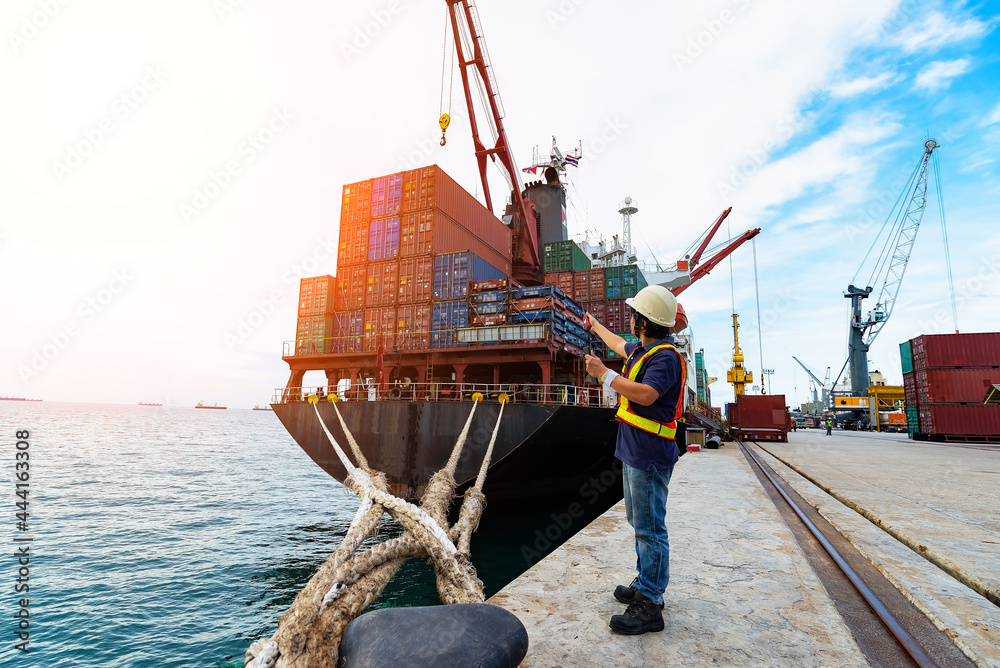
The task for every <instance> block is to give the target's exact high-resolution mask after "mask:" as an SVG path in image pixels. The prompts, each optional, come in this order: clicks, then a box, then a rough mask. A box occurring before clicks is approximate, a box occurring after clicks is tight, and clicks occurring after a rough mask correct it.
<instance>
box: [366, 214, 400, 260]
mask: <svg viewBox="0 0 1000 668" xmlns="http://www.w3.org/2000/svg"><path fill="white" fill-rule="evenodd" d="M398 256H399V218H398V217H397V218H380V219H378V220H373V221H372V222H371V227H370V228H369V232H368V259H369V260H394V259H396V258H397V257H398Z"/></svg>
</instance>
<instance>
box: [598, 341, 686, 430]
mask: <svg viewBox="0 0 1000 668" xmlns="http://www.w3.org/2000/svg"><path fill="white" fill-rule="evenodd" d="M667 348H668V349H670V350H673V351H674V352H677V348H675V347H674V346H673V345H671V344H669V343H661V344H660V345H658V346H653V347H652V348H650V349H649V350H648V351H646V354H645V355H643V356H642V357H640V358H639V360H638V361H637V362H636V363H635V365H633V366H632V368H630V369H629V370H628V375H627V376H626V378H628V379H629V380H631V381H632V382H637V381H636V378H638V377H639V368H640V367H642V364H643V362H645V361H646V360H648V359H649V358H650V357H652V356H653V355H655V354H656V353H658V352H659V351H661V350H664V349H667ZM638 349H639V348H638V347H636V348H635V349H633V350H632V352H633V353H634V352H635V351H636V350H638ZM677 357H679V358H680V360H681V391H680V393H679V394H678V395H677V410H676V411H675V413H674V419H673V420H671V421H670V422H660V421H659V420H654V419H652V418H648V417H643V416H641V415H637V414H636V413H635V411H633V410H632V407H631V405H630V404H629V400H628V399H626V398H625V397H624V395H622V394H621V393H620V392H619V393H618V412H617V413H615V419H616V420H618V421H619V422H624V423H625V424H627V425H631V426H633V427H635V428H636V429H642V430H643V431H648V432H649V433H651V434H655V435H657V436H659V437H661V438H671V439H672V438H676V436H677V418H679V417H680V416H681V415H683V414H684V386H685V384H686V382H687V365H686V364H685V363H684V356H683V355H681V354H680V353H677ZM630 359H632V353H629V355H628V357H626V358H625V366H628V363H629V360H630Z"/></svg>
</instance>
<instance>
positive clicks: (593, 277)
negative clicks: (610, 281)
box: [583, 269, 604, 300]
mask: <svg viewBox="0 0 1000 668" xmlns="http://www.w3.org/2000/svg"><path fill="white" fill-rule="evenodd" d="M583 273H584V274H586V275H588V276H589V277H590V278H589V281H590V298H591V299H594V300H596V299H604V269H588V270H587V271H585V272H583Z"/></svg>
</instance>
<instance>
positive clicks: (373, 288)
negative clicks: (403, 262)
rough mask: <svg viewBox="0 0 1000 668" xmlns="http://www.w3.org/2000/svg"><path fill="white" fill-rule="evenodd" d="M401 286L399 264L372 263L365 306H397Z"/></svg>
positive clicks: (390, 262) (369, 270) (393, 261)
mask: <svg viewBox="0 0 1000 668" xmlns="http://www.w3.org/2000/svg"><path fill="white" fill-rule="evenodd" d="M398 286H399V262H397V261H395V260H390V261H389V262H372V263H371V264H369V265H368V272H367V278H366V287H365V306H395V305H396V299H397V297H396V295H397V293H398Z"/></svg>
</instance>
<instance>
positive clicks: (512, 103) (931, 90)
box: [0, 0, 1000, 408]
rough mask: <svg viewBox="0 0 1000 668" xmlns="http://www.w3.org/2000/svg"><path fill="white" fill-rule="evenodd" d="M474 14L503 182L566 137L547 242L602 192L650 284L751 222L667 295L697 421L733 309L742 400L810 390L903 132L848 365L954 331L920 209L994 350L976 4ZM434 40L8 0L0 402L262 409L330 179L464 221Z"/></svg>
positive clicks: (168, 6) (994, 141)
mask: <svg viewBox="0 0 1000 668" xmlns="http://www.w3.org/2000/svg"><path fill="white" fill-rule="evenodd" d="M477 7H478V12H479V16H480V19H481V25H482V27H483V32H484V34H485V36H486V43H487V46H488V51H489V55H490V59H491V62H492V69H493V74H494V77H495V80H496V82H497V85H498V88H499V91H500V96H501V98H502V100H503V106H504V111H505V118H504V124H505V127H506V131H507V134H508V138H509V140H510V142H511V147H512V152H513V155H514V157H515V159H516V161H517V163H518V165H519V166H521V167H524V166H528V165H529V164H530V162H531V158H532V151H533V149H534V148H535V147H538V148H539V150H540V151H541V152H543V153H547V152H548V147H549V146H550V144H551V141H552V137H553V136H555V137H556V139H557V141H558V143H559V145H560V147H561V148H562V149H563V150H569V149H571V148H573V147H575V146H576V145H577V144H578V143H579V144H580V145H581V146H582V149H583V157H582V159H581V161H580V166H579V169H575V170H574V169H573V168H572V167H570V168H568V169H569V170H570V174H569V180H570V183H569V196H570V206H569V212H568V215H569V223H568V224H569V231H570V233H571V234H573V235H576V237H577V238H579V237H580V236H583V235H585V234H589V235H591V236H594V235H603V236H604V237H606V238H610V237H611V236H612V235H613V234H616V233H618V232H619V230H620V226H621V220H620V217H619V216H618V214H617V213H616V212H617V210H618V208H620V203H621V202H622V201H623V200H624V198H625V197H626V196H630V197H632V198H633V200H634V201H635V203H636V205H637V206H638V208H639V212H638V213H637V214H636V215H635V216H634V217H633V220H632V236H633V242H634V245H635V246H636V250H637V251H638V255H639V257H640V259H644V260H647V261H653V260H654V259H655V260H656V261H659V262H660V263H662V264H667V263H670V262H673V261H674V260H676V259H677V258H679V257H680V256H681V255H682V253H683V252H684V250H685V249H686V248H687V247H688V246H689V245H690V244H691V243H692V242H693V241H694V240H695V239H696V238H697V237H698V236H699V235H700V234H701V233H702V232H703V231H704V230H705V229H706V228H707V227H708V226H709V224H710V223H711V222H712V221H713V220H714V219H715V218H716V217H717V216H718V215H719V213H721V211H722V210H723V209H725V208H727V207H729V206H732V207H733V212H732V214H731V215H730V217H729V220H728V226H724V227H723V230H722V231H721V232H720V234H719V236H720V237H723V236H726V235H728V234H729V233H732V234H733V235H736V234H739V233H741V232H742V231H744V230H746V229H750V228H754V227H760V228H761V229H762V232H761V234H760V235H759V236H758V237H757V239H756V240H755V243H754V244H746V245H744V247H743V248H741V249H740V250H739V251H737V252H736V253H735V254H734V255H733V256H732V263H731V267H730V263H729V262H728V261H727V262H725V263H723V264H722V265H720V266H719V267H717V268H716V269H715V270H714V271H713V272H712V273H711V275H709V276H708V277H706V278H704V279H703V280H702V281H700V282H698V283H697V284H695V285H694V286H692V287H691V288H689V289H688V290H687V291H686V292H685V293H684V294H683V295H682V298H681V302H682V303H683V305H684V307H685V309H686V311H687V313H688V317H689V319H690V322H691V330H692V333H693V336H694V340H695V348H696V349H704V351H705V355H706V359H707V364H708V371H709V374H710V375H712V376H717V377H719V378H720V379H721V380H719V381H718V382H717V383H715V384H714V385H713V386H712V391H713V399H714V401H713V403H714V404H715V405H719V404H721V403H722V402H724V401H726V400H727V398H728V397H731V396H732V389H731V386H728V385H726V383H725V381H724V379H725V371H726V369H727V368H728V367H729V365H730V363H731V356H732V346H733V339H732V313H733V312H734V311H733V309H734V307H735V310H736V312H737V313H739V315H740V325H741V327H740V342H741V345H742V347H743V348H744V352H745V354H746V358H747V362H746V363H747V366H748V367H749V368H750V369H751V370H752V371H754V373H755V375H756V376H757V378H758V379H759V378H760V374H759V371H760V370H761V369H762V368H765V369H773V370H774V373H773V374H772V375H771V376H770V377H769V388H768V389H769V392H770V393H773V394H778V393H784V394H785V395H786V396H787V397H788V403H789V404H792V405H794V404H796V403H799V402H803V401H806V400H807V399H808V396H807V388H808V379H807V377H806V374H805V372H804V371H803V370H802V369H801V368H799V367H798V366H797V365H796V364H795V362H794V360H793V359H792V355H795V356H797V357H799V359H802V360H803V361H805V362H806V363H807V364H809V365H811V366H812V367H813V368H814V369H815V370H816V371H817V373H819V374H820V375H821V376H822V375H824V373H825V369H826V367H831V368H832V373H833V375H834V376H836V374H837V372H838V370H839V369H840V367H841V366H842V365H843V363H844V361H845V359H846V347H847V318H848V305H849V301H848V300H847V299H844V297H843V296H842V295H843V291H844V290H845V289H846V288H847V286H848V284H849V283H850V282H851V281H852V280H854V277H855V274H856V273H858V272H859V268H861V266H862V260H863V258H864V256H865V253H866V252H867V251H868V249H869V247H870V246H871V245H872V243H873V242H874V241H875V239H876V236H877V234H878V231H879V229H880V227H881V226H882V223H883V221H884V219H885V217H886V213H887V212H886V210H885V206H884V204H885V202H887V201H888V202H892V201H895V199H896V198H897V197H898V196H899V194H900V193H901V192H902V190H903V187H904V184H905V182H906V180H907V179H908V178H909V176H910V174H911V173H912V172H913V170H914V168H915V166H916V165H917V163H918V162H919V160H920V158H921V156H922V154H923V143H924V141H925V140H926V138H928V137H933V138H935V139H936V140H937V141H938V142H939V143H940V144H941V147H940V148H939V149H938V150H937V151H936V155H937V157H938V160H939V166H940V177H941V178H940V183H938V182H937V180H936V179H933V178H932V179H931V183H930V187H929V190H928V204H927V208H926V212H925V216H924V218H923V223H922V225H921V227H920V230H919V233H918V236H917V238H916V241H915V243H914V247H913V251H912V255H911V257H910V262H909V265H908V268H907V270H906V275H905V278H904V281H903V283H902V286H901V289H900V291H899V297H898V301H897V303H896V308H895V310H894V312H893V314H892V316H891V318H890V320H889V322H888V323H887V324H886V325H885V327H884V328H883V329H882V331H881V333H880V334H879V337H878V338H877V339H876V340H875V342H874V344H873V346H872V350H871V353H870V355H869V359H870V362H871V368H872V370H875V369H878V370H880V371H882V372H883V373H884V374H885V376H886V379H887V381H888V382H889V383H890V384H900V383H901V382H902V373H901V370H900V363H899V349H898V344H899V343H900V342H902V341H905V340H908V339H910V338H912V337H914V336H917V335H920V334H931V333H947V332H950V331H954V329H955V323H954V322H953V316H952V307H951V298H950V292H949V282H948V273H947V270H946V254H945V250H944V242H943V234H942V225H941V220H940V215H939V213H938V211H939V207H938V200H937V199H936V195H935V193H937V192H941V193H942V194H943V209H944V211H945V218H946V222H947V235H948V240H949V244H950V257H951V266H952V273H953V279H954V280H953V283H954V291H955V294H956V309H955V310H956V311H957V319H958V323H957V324H958V329H959V330H960V331H963V332H984V331H1000V308H998V305H1000V280H998V274H1000V224H998V223H1000V215H998V213H997V209H996V205H995V203H996V202H997V200H998V196H1000V163H998V161H997V158H998V154H1000V151H998V149H1000V37H998V34H1000V31H998V21H1000V13H998V9H1000V3H998V2H983V3H954V2H952V3H945V2H934V1H928V2H918V1H912V0H904V1H902V2H900V1H898V0H842V1H840V2H837V3H821V2H790V1H782V2H769V3H764V2H758V1H756V0H723V1H721V2H698V3H691V2H679V1H669V2H635V1H627V0H626V1H621V2H607V1H605V2H601V1H599V0H532V1H530V2H529V1H528V0H506V1H505V2H502V3H501V2H494V1H490V0H481V2H479V3H478V5H477ZM445 17H446V3H444V2H441V1H440V0H390V1H386V0H358V1H356V2H352V3H339V2H338V3H320V2H306V1H303V0H300V1H295V0H292V1H284V2H277V1H276V0H174V1H173V2H170V3H138V2H134V1H125V0H90V1H89V2H86V3H83V2H79V3H78V2H70V1H69V0H8V1H7V2H5V3H4V5H3V9H0V32H2V33H3V44H2V46H0V87H2V90H3V91H4V92H5V104H3V105H2V107H0V120H2V122H0V137H2V138H0V146H2V147H3V160H2V161H0V396H9V395H16V396H27V397H34V398H42V399H45V400H48V401H95V402H111V403H126V404H134V403H137V402H139V401H156V402H161V403H166V404H172V405H193V404H194V403H195V402H197V401H200V400H203V401H206V402H209V403H212V402H218V403H220V404H226V405H229V406H232V407H244V408H248V407H250V406H252V405H254V404H258V403H260V404H263V403H266V402H267V401H269V400H270V398H271V396H272V393H273V390H274V388H277V387H281V386H283V385H284V384H285V383H286V381H287V379H288V368H287V365H286V364H285V363H284V362H282V360H281V354H282V345H283V342H284V341H288V340H290V339H293V338H294V335H295V319H296V298H297V291H298V279H299V278H300V277H302V276H312V275H320V274H327V273H331V274H332V273H334V272H335V269H336V267H335V264H336V263H335V247H336V243H337V232H338V222H339V221H338V219H339V200H340V192H341V187H342V186H343V184H345V183H351V182H354V181H359V180H363V179H366V178H370V177H373V176H379V175H383V174H389V173H393V172H397V171H400V170H403V169H409V168H413V167H418V166H422V165H426V164H435V163H436V164H439V165H441V167H442V168H443V169H444V170H445V171H446V172H448V173H449V174H450V175H451V176H452V177H454V178H455V179H456V180H457V181H458V182H459V183H461V184H462V185H463V186H464V187H465V188H466V189H467V190H469V191H470V192H472V193H473V194H475V195H477V196H478V197H480V198H482V192H481V191H482V187H481V186H480V184H479V179H478V171H477V168H476V162H475V158H474V154H473V149H472V143H471V138H470V131H469V123H468V121H467V117H468V113H467V111H466V109H465V103H464V95H463V94H462V88H461V84H460V81H461V80H460V78H459V77H458V75H457V74H455V76H454V83H453V84H451V85H450V84H449V81H450V78H449V77H448V75H447V74H445V75H444V77H443V76H442V70H443V69H445V70H447V69H448V68H447V67H444V66H445V65H446V64H447V63H449V58H450V54H451V51H450V47H449V48H447V49H446V48H445V44H446V42H445ZM449 98H450V102H449ZM449 109H450V112H451V114H452V116H453V118H454V120H453V122H452V125H451V127H450V128H449V130H448V135H447V137H448V143H447V145H446V146H444V147H441V146H440V145H439V144H438V141H439V139H440V130H439V128H438V126H437V120H438V116H439V115H440V113H441V111H442V110H449ZM490 179H491V191H492V192H493V193H494V198H495V200H501V199H502V195H501V193H504V192H505V187H504V186H503V179H502V176H501V175H500V174H499V172H498V171H497V170H493V171H492V172H491V176H490ZM939 185H940V186H942V187H940V188H938V186H939ZM499 207H500V204H499V203H496V202H495V208H496V209H497V210H499ZM876 253H877V250H876ZM863 275H864V272H861V273H860V274H859V278H858V279H857V280H858V281H863V280H864V279H863V278H861V277H860V276H863ZM874 287H875V288H876V292H878V291H879V289H880V287H881V286H874ZM868 307H870V305H869V304H866V308H868ZM758 314H759V315H758Z"/></svg>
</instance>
